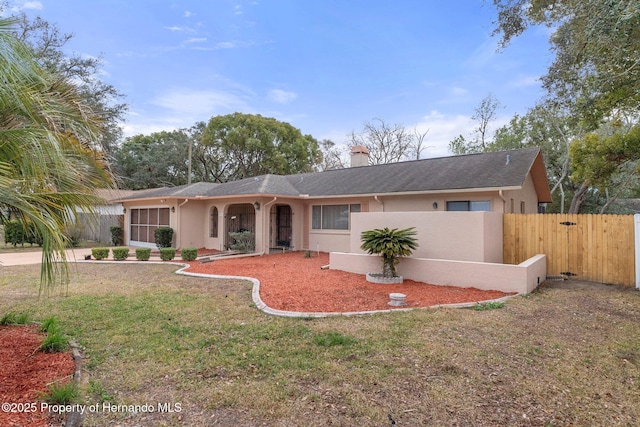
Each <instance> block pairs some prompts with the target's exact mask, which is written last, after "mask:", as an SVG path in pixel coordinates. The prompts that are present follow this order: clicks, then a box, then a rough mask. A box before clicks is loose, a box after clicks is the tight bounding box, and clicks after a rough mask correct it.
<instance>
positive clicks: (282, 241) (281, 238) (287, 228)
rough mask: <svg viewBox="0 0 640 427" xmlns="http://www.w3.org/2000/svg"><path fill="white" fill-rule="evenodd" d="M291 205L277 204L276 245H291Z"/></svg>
mask: <svg viewBox="0 0 640 427" xmlns="http://www.w3.org/2000/svg"><path fill="white" fill-rule="evenodd" d="M291 223H292V221H291V206H289V205H278V206H276V245H277V246H278V247H285V248H289V247H291Z"/></svg>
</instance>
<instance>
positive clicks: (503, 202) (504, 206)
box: [498, 190, 507, 214]
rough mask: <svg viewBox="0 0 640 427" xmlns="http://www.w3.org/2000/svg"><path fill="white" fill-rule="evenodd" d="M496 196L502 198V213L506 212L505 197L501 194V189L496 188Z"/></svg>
mask: <svg viewBox="0 0 640 427" xmlns="http://www.w3.org/2000/svg"><path fill="white" fill-rule="evenodd" d="M498 196H500V198H501V199H502V213H503V214H504V213H507V199H505V197H504V195H503V194H502V190H498Z"/></svg>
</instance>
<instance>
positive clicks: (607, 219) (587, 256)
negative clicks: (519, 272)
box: [504, 214, 635, 286]
mask: <svg viewBox="0 0 640 427" xmlns="http://www.w3.org/2000/svg"><path fill="white" fill-rule="evenodd" d="M536 254H545V255H546V256H547V275H548V276H556V275H564V276H567V277H570V278H575V279H581V280H590V281H595V282H601V283H609V284H618V285H625V286H634V285H635V249H634V218H633V215H585V214H527V215H522V214H505V215H504V263H505V264H519V263H521V262H522V261H524V260H526V259H528V258H530V257H532V256H534V255H536Z"/></svg>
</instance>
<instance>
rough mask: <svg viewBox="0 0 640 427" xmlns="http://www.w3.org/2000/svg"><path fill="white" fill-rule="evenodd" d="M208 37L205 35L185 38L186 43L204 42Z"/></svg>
mask: <svg viewBox="0 0 640 427" xmlns="http://www.w3.org/2000/svg"><path fill="white" fill-rule="evenodd" d="M206 41H207V39H206V38H205V37H192V38H190V39H187V40H185V43H204V42H206Z"/></svg>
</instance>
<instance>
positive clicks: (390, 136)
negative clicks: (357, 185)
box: [348, 118, 428, 165]
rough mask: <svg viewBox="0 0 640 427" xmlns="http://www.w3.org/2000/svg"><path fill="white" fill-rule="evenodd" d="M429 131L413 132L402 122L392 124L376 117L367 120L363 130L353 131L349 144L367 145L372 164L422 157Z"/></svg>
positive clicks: (415, 130)
mask: <svg viewBox="0 0 640 427" xmlns="http://www.w3.org/2000/svg"><path fill="white" fill-rule="evenodd" d="M427 132H428V131H427ZM427 132H424V133H420V132H419V131H418V130H417V129H414V132H411V131H410V130H408V129H407V128H406V127H404V126H403V125H401V124H393V125H392V124H389V123H387V122H386V121H384V120H383V119H379V118H375V119H373V120H372V121H368V122H365V124H364V127H363V129H362V131H360V132H358V133H356V132H351V134H350V135H349V137H348V144H349V145H350V146H352V147H353V146H356V145H361V146H363V147H366V148H367V150H369V163H370V164H373V165H378V164H384V163H395V162H401V161H404V160H410V159H413V158H420V153H421V151H422V149H423V144H424V138H425V136H426V133H427Z"/></svg>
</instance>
